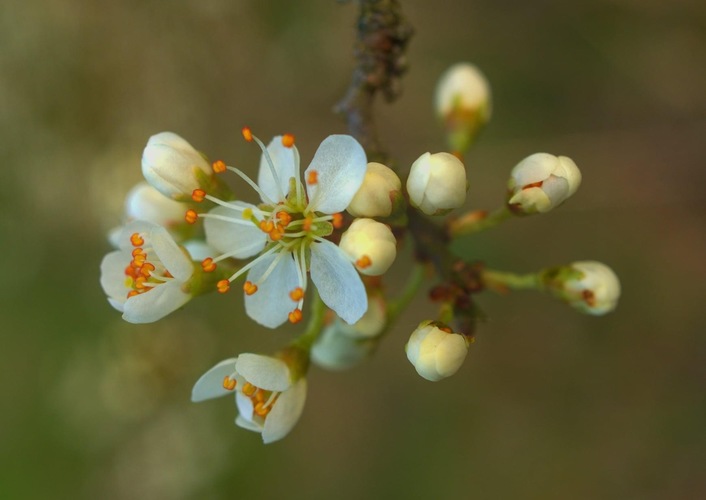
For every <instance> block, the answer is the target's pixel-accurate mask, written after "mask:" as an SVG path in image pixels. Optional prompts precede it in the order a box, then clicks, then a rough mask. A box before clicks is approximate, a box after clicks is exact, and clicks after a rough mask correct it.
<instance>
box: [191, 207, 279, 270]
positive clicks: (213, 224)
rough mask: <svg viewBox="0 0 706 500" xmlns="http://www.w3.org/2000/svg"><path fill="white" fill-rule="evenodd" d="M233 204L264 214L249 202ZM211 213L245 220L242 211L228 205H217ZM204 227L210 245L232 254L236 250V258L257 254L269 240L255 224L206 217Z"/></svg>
mask: <svg viewBox="0 0 706 500" xmlns="http://www.w3.org/2000/svg"><path fill="white" fill-rule="evenodd" d="M233 205H237V206H240V207H249V208H252V209H253V214H254V215H255V216H256V217H258V218H259V217H261V216H262V213H261V212H260V211H259V210H258V209H257V207H255V206H254V205H251V204H249V203H242V202H238V201H236V202H233ZM209 213H211V214H216V215H219V216H225V217H231V218H234V219H238V220H244V219H243V218H242V212H241V211H238V210H231V209H229V208H227V207H216V208H214V209H213V210H211V211H210V212H209ZM204 229H205V230H206V240H207V241H208V244H209V245H211V246H212V247H214V248H215V249H217V250H220V251H221V252H223V253H228V254H230V253H231V252H235V253H234V254H233V257H235V258H236V259H246V258H248V257H252V256H253V255H257V254H258V253H260V251H261V250H262V249H263V247H264V246H265V242H266V241H267V235H266V234H265V233H263V232H262V231H261V230H260V228H259V227H257V226H256V225H255V224H252V225H250V224H236V223H232V222H228V221H223V220H219V219H213V218H210V217H204Z"/></svg>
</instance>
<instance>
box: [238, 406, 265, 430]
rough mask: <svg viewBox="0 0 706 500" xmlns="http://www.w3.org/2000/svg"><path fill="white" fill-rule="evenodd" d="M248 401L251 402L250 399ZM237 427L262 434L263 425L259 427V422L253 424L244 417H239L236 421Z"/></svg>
mask: <svg viewBox="0 0 706 500" xmlns="http://www.w3.org/2000/svg"><path fill="white" fill-rule="evenodd" d="M248 401H250V400H249V399H248ZM235 425H237V426H238V427H242V428H243V429H246V430H248V431H253V432H262V426H261V425H259V424H258V423H257V422H252V421H250V420H247V419H245V418H243V416H242V415H238V417H237V418H236V419H235Z"/></svg>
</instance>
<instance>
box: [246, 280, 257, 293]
mask: <svg viewBox="0 0 706 500" xmlns="http://www.w3.org/2000/svg"><path fill="white" fill-rule="evenodd" d="M243 291H244V292H245V294H246V295H252V294H254V293H255V292H257V285H256V284H254V283H253V282H252V281H246V282H245V283H244V284H243Z"/></svg>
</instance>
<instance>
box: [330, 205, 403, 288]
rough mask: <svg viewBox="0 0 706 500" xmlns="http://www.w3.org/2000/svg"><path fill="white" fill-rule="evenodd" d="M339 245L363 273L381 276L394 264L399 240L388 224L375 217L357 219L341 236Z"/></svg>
mask: <svg viewBox="0 0 706 500" xmlns="http://www.w3.org/2000/svg"><path fill="white" fill-rule="evenodd" d="M339 247H340V248H341V250H343V251H344V252H345V253H346V254H347V255H348V256H349V257H350V258H351V259H353V261H354V264H355V267H356V268H357V269H358V272H360V273H361V274H366V275H368V276H379V275H381V274H383V273H385V271H387V270H388V268H389V267H390V266H391V265H392V263H393V262H394V260H395V257H396V255H397V241H396V240H395V236H394V235H393V234H392V231H391V230H390V228H389V227H388V226H386V225H385V224H383V223H381V222H377V221H374V220H373V219H356V220H354V221H353V223H352V224H351V225H350V227H349V228H348V230H347V231H346V232H345V233H343V235H342V236H341V242H340V243H339Z"/></svg>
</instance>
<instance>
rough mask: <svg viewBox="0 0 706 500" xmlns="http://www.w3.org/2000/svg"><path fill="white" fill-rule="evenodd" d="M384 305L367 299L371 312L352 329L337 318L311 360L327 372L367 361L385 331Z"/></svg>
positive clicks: (327, 329)
mask: <svg viewBox="0 0 706 500" xmlns="http://www.w3.org/2000/svg"><path fill="white" fill-rule="evenodd" d="M385 323H386V314H385V302H384V301H383V299H382V298H381V297H379V296H372V297H369V298H368V310H367V311H366V312H365V314H364V315H363V317H362V318H360V320H358V321H357V322H356V323H354V324H352V325H349V324H347V323H345V322H343V321H341V320H340V319H338V318H336V320H334V321H333V322H332V323H331V324H330V325H328V326H327V327H326V328H324V331H323V332H322V333H321V336H320V337H319V338H318V339H317V340H316V342H315V343H314V345H313V347H312V349H311V360H312V361H313V362H314V363H315V364H317V365H318V366H320V367H321V368H325V369H328V370H346V369H348V368H351V367H353V366H355V365H357V364H359V363H360V362H362V361H364V360H365V359H367V357H368V356H369V355H370V354H371V353H372V352H373V350H374V349H375V346H376V344H377V340H376V339H375V337H376V336H377V335H379V334H380V333H382V331H383V329H384V328H385Z"/></svg>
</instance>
